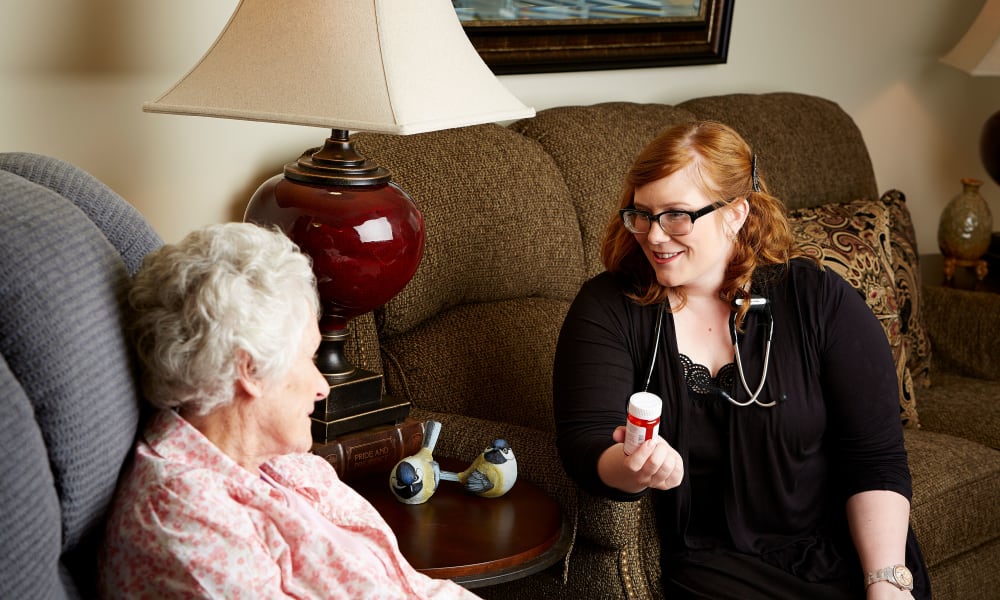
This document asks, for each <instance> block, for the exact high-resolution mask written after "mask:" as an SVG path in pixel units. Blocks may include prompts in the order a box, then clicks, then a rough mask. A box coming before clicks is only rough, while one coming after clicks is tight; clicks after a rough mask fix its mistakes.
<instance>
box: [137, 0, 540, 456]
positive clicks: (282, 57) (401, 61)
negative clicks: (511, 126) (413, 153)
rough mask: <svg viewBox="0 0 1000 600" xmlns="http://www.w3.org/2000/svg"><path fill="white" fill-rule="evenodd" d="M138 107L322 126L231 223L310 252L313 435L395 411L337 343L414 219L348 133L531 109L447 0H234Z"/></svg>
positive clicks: (434, 126) (410, 248)
mask: <svg viewBox="0 0 1000 600" xmlns="http://www.w3.org/2000/svg"><path fill="white" fill-rule="evenodd" d="M143 110H145V111H148V112H160V113H171V114H181V115H198V116H208V117H223V118H231V119H244V120H251V121H268V122H274V123H287V124H296V125H313V126H320V127H324V128H328V129H330V130H331V132H332V133H331V135H330V136H329V137H328V138H327V139H326V141H325V143H324V144H323V145H322V146H320V147H317V148H311V149H309V150H306V151H305V152H304V153H303V154H302V155H301V156H300V157H299V158H298V159H297V160H296V161H294V162H291V163H289V164H287V165H285V168H284V173H283V174H279V175H276V176H274V177H272V178H271V179H269V180H268V181H266V182H265V183H264V184H263V185H261V187H260V188H259V189H258V190H257V192H256V193H255V194H254V195H253V197H252V198H251V200H250V203H249V205H248V207H247V211H246V215H245V220H247V221H253V222H257V223H261V224H276V225H278V226H280V227H281V228H282V230H283V231H285V232H286V233H287V234H288V235H289V237H291V238H292V239H293V240H294V241H295V242H296V243H297V244H298V245H299V246H300V247H301V248H302V249H303V251H304V252H306V253H307V254H309V255H310V256H311V257H312V261H313V270H314V272H315V274H316V278H317V284H318V288H319V295H320V301H321V304H322V306H323V316H322V318H321V320H320V331H321V333H322V335H323V342H322V344H321V346H320V351H319V353H318V355H317V359H316V360H317V366H319V368H320V370H321V372H323V373H324V375H325V376H326V378H327V380H328V381H329V383H330V385H331V392H330V396H329V397H328V398H327V399H325V400H323V401H321V402H320V403H317V410H316V411H315V412H314V413H313V437H314V440H315V441H317V442H325V441H328V439H329V438H331V437H334V436H336V435H338V434H340V433H343V432H345V431H350V430H352V429H360V428H363V427H367V426H370V425H373V424H376V423H374V422H373V419H379V418H380V413H381V412H383V411H388V412H390V413H394V414H396V415H397V417H398V412H395V411H397V410H398V406H399V405H398V404H392V403H387V400H386V399H383V398H382V380H381V376H379V375H376V374H375V373H372V372H369V371H365V370H363V369H360V368H357V367H355V366H354V365H352V364H351V362H350V361H349V360H348V359H347V357H346V356H345V354H344V343H345V341H346V340H347V339H348V337H349V322H350V320H351V319H353V318H354V317H357V316H359V315H362V314H364V313H367V312H369V311H371V310H373V309H375V308H378V307H379V306H382V305H383V304H385V303H386V302H388V301H389V300H390V299H391V298H393V297H394V296H395V295H396V294H398V293H399V292H400V291H401V290H402V289H403V287H405V286H406V284H407V283H408V282H409V280H410V279H411V278H412V276H413V274H414V272H415V271H416V269H417V265H418V264H419V262H420V258H421V256H422V253H423V247H424V224H423V217H422V216H421V214H420V211H419V210H418V209H417V207H416V205H415V204H414V202H413V201H412V200H411V199H410V197H409V196H408V195H407V194H406V193H405V192H404V191H403V190H402V189H400V188H399V186H397V185H396V184H394V183H393V182H392V181H391V176H390V174H389V172H388V171H387V170H385V169H384V168H382V167H379V166H378V165H375V164H372V162H371V161H369V160H368V159H366V158H365V157H364V156H362V155H361V154H360V153H359V152H358V151H357V150H356V149H355V147H354V145H353V143H352V141H351V139H350V137H349V131H351V130H356V131H368V132H379V133H390V134H402V135H406V134H414V133H421V132H427V131H434V130H440V129H448V128H452V127H462V126H467V125H474V124H478V123H488V122H495V121H505V120H513V119H518V118H523V117H530V116H533V115H534V110H533V109H531V108H528V107H526V106H524V105H523V104H522V103H521V102H520V101H519V100H517V98H515V97H514V96H513V95H512V94H510V92H508V91H507V89H506V88H505V87H504V86H503V85H502V84H501V83H500V82H499V80H497V78H496V77H495V76H494V75H493V73H492V72H491V71H490V70H489V68H488V67H487V66H486V65H485V63H483V61H482V59H480V57H479V55H478V54H477V52H476V50H475V48H473V46H472V44H471V43H470V42H469V39H468V37H467V36H466V34H465V32H464V30H463V29H462V25H461V23H460V22H459V20H458V16H457V14H456V12H455V9H454V7H453V6H452V3H451V2H449V1H448V0H419V1H417V0H242V1H241V2H240V3H239V5H238V6H237V7H236V10H235V11H234V13H233V15H232V17H231V18H230V20H229V22H228V24H227V25H226V27H225V28H224V29H223V31H222V33H221V34H220V35H219V37H218V39H217V40H216V41H215V43H214V44H213V45H212V47H211V48H210V49H209V50H208V51H207V53H206V54H205V55H204V56H203V57H202V58H201V60H200V61H199V62H198V64H197V65H195V67H194V68H193V69H192V70H191V71H190V72H189V73H188V74H187V75H185V76H184V77H183V78H182V79H181V80H180V81H179V82H178V83H176V84H175V85H174V86H173V87H172V88H170V89H169V90H168V91H167V92H165V93H164V94H163V95H162V96H161V97H160V98H158V99H157V100H155V101H153V102H148V103H146V104H145V105H144V106H143ZM406 410H408V405H406ZM396 420H398V418H397V419H396Z"/></svg>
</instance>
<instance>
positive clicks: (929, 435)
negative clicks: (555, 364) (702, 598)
mask: <svg viewBox="0 0 1000 600" xmlns="http://www.w3.org/2000/svg"><path fill="white" fill-rule="evenodd" d="M694 118H710V119H716V120H720V121H723V122H725V123H728V124H729V125H731V126H733V127H735V128H736V129H737V130H739V131H740V132H741V133H742V134H743V135H744V136H745V137H746V139H747V140H748V142H749V143H750V144H751V146H752V147H753V148H754V150H755V151H756V152H757V154H758V156H759V157H760V161H761V162H760V164H761V168H762V171H763V174H764V176H765V177H766V181H767V182H768V185H769V186H770V189H771V191H772V192H773V193H775V194H776V195H777V196H779V197H780V198H782V199H783V200H784V201H785V202H786V204H787V205H788V206H789V208H794V209H798V210H797V211H795V212H794V215H795V218H796V223H797V225H796V227H797V229H796V232H797V234H800V235H802V236H804V237H806V238H808V237H809V236H813V237H816V236H818V237H819V238H823V236H824V235H825V233H824V232H827V233H828V232H829V230H831V229H837V228H839V229H841V230H843V231H848V232H849V233H850V232H851V231H854V233H855V234H856V235H855V237H856V238H857V239H858V240H861V241H862V242H863V243H864V244H866V246H865V248H867V250H865V252H868V251H871V252H872V256H873V257H875V258H872V259H871V260H865V261H861V262H864V263H866V264H868V268H869V269H871V268H874V269H875V271H876V272H874V273H872V272H862V273H859V272H857V269H859V268H862V269H863V268H864V266H863V265H862V267H859V266H858V265H856V264H854V265H852V264H849V263H850V260H851V257H850V256H848V257H847V259H846V260H844V258H843V257H841V259H839V260H838V259H837V258H836V256H837V255H838V253H840V254H843V252H844V250H843V248H838V247H837V245H836V244H835V243H834V244H832V245H831V243H830V240H829V239H826V240H825V241H824V240H822V239H819V240H817V239H809V240H805V239H804V240H803V241H808V242H809V243H810V244H811V245H812V246H813V247H814V249H817V251H818V252H819V253H820V254H821V255H822V256H824V259H825V260H826V259H832V261H833V262H832V263H830V264H834V265H835V266H837V265H839V267H840V268H841V269H843V270H844V272H845V273H847V275H849V276H854V277H853V279H851V277H849V279H851V280H852V281H856V282H857V285H858V286H859V287H864V288H865V289H862V290H860V291H863V292H864V293H865V294H866V296H868V297H871V298H877V299H878V301H879V302H880V304H872V307H873V310H875V311H876V312H879V311H882V312H883V313H884V314H880V315H879V317H880V319H883V320H884V321H883V322H884V325H885V326H886V332H887V335H888V336H889V339H890V341H891V342H892V343H893V347H894V351H895V352H896V357H897V362H898V365H897V366H898V373H899V375H900V380H901V412H902V417H903V418H904V420H905V422H906V427H907V428H906V431H905V433H906V444H907V449H908V451H909V457H910V466H911V470H912V473H913V482H914V493H913V504H912V522H913V525H914V527H915V530H916V532H917V535H918V537H919V538H920V540H921V542H922V545H923V550H924V553H925V555H926V559H927V562H928V565H929V568H930V574H931V579H932V585H933V587H934V591H935V597H937V598H943V599H948V598H961V599H968V598H987V597H990V595H991V594H995V593H996V592H995V590H996V586H995V583H994V582H993V575H994V571H995V569H996V567H997V566H998V565H1000V508H998V506H1000V504H998V503H997V498H998V497H1000V451H998V448H1000V407H998V406H1000V405H998V400H1000V382H998V381H997V379H998V376H1000V340H998V336H997V330H998V328H1000V296H997V295H991V294H985V293H973V292H962V291H958V290H954V289H945V288H942V287H940V286H937V285H926V286H923V287H922V286H921V282H920V277H919V268H918V265H917V257H918V254H917V250H916V244H915V240H914V237H913V228H912V225H911V223H910V221H909V212H908V210H907V208H906V202H905V197H904V196H903V195H902V194H901V193H898V192H893V193H888V194H881V193H880V190H879V189H878V187H877V185H876V182H875V177H874V172H873V169H872V164H871V161H870V158H869V155H868V152H867V150H866V147H865V143H864V140H863V138H862V135H861V132H860V131H859V130H858V128H857V126H856V125H855V123H854V122H853V120H852V119H851V118H850V117H849V116H848V115H847V114H846V113H845V112H844V111H843V110H841V109H840V108H839V107H838V106H837V105H836V104H835V103H833V102H830V101H828V100H824V99H821V98H817V97H812V96H804V95H799V94H789V93H775V94H763V95H746V94H733V95H726V96H718V97H709V98H699V99H695V100H691V101H688V102H684V103H682V104H679V105H676V106H668V105H659V104H630V103H609V104H601V105H595V106H579V107H562V108H555V109H549V110H544V111H541V112H540V113H539V114H538V115H537V116H536V117H535V118H533V119H528V120H524V121H520V122H517V123H513V124H511V125H509V126H506V127H504V126H500V125H488V126H477V127H471V128H465V129H459V130H451V131H443V132H436V133H429V134H423V135H418V136H412V137H395V136H378V135H360V136H358V142H359V146H360V148H361V149H362V151H364V152H365V153H366V154H367V155H368V156H370V157H371V158H374V159H376V160H377V162H379V163H380V164H383V165H385V166H386V167H388V168H389V169H390V170H391V171H392V173H393V174H394V177H395V179H396V181H398V182H399V183H400V184H401V185H402V186H403V187H404V189H406V190H407V191H409V193H410V194H411V195H412V196H413V198H414V200H415V201H416V203H417V204H418V205H419V206H420V208H421V210H422V211H423V215H424V218H425V221H426V226H427V245H426V251H425V254H424V258H423V262H422V263H421V265H420V267H419V269H418V270H417V273H416V276H415V277H414V279H413V280H412V282H411V283H410V284H409V286H408V287H407V288H406V289H405V290H404V291H403V292H402V293H401V294H400V295H399V296H398V297H396V298H395V299H394V300H393V301H392V302H390V303H389V304H388V305H387V306H386V307H384V308H383V309H382V310H380V311H378V312H377V313H376V314H375V315H373V316H368V317H366V318H363V319H359V320H358V321H357V322H356V324H355V330H354V338H353V341H352V344H351V345H350V352H352V353H353V354H354V357H355V360H356V361H357V362H358V363H360V364H362V365H364V366H367V367H368V368H371V369H374V370H377V371H381V372H384V374H385V376H386V388H387V391H388V393H390V394H393V395H396V396H399V397H403V398H406V399H409V400H410V401H411V402H412V403H413V406H414V414H415V415H419V416H422V417H434V418H436V419H438V420H440V421H441V422H442V423H443V424H444V428H443V430H442V434H441V438H440V441H439V444H438V450H437V452H438V453H444V454H446V455H450V456H455V457H464V456H473V455H475V453H476V452H478V451H479V449H480V448H481V447H482V446H483V444H484V443H486V442H487V441H489V440H490V439H492V438H493V437H495V436H502V437H505V438H506V439H508V440H509V441H510V442H511V444H512V446H513V447H514V449H515V452H516V454H517V456H518V461H519V465H520V473H521V476H522V477H524V478H527V479H529V480H531V481H533V482H534V483H536V484H538V485H539V486H541V487H542V488H544V489H545V490H547V491H548V492H549V493H550V494H552V495H553V496H555V497H556V498H557V499H558V500H559V501H560V503H561V504H562V506H563V507H564V509H565V511H566V514H567V516H568V519H569V523H570V524H571V526H572V527H573V531H574V535H575V537H574V544H573V547H572V550H571V553H570V555H569V556H568V558H567V560H566V561H564V562H563V563H560V564H558V565H556V566H554V567H552V568H550V569H547V570H546V571H543V572H541V573H539V574H536V575H534V576H532V577H529V578H527V579H523V580H520V581H516V582H511V583H507V584H503V585H501V586H498V587H496V588H487V589H482V590H479V591H480V592H481V593H482V594H483V595H484V596H488V597H492V596H495V597H501V596H502V595H504V594H508V593H512V592H516V595H515V596H513V597H518V598H521V597H545V598H550V597H575V598H618V597H629V598H647V597H659V596H660V595H661V592H660V590H659V575H658V566H657V560H658V545H657V543H656V539H655V534H654V527H653V525H652V523H653V516H652V514H651V512H650V510H649V503H648V501H647V500H642V501H639V502H635V503H615V502H609V501H605V500H601V499H597V498H593V497H590V496H588V495H586V494H585V493H583V492H580V491H578V489H577V488H576V486H575V485H574V484H573V483H572V482H571V481H570V480H569V479H568V478H567V477H566V475H565V473H564V472H563V470H562V467H561V465H560V463H559V459H558V457H557V455H556V451H555V445H554V422H553V416H552V407H551V381H550V379H551V371H552V358H553V351H554V347H555V340H556V336H557V332H558V330H559V327H560V325H561V323H562V319H563V316H564V314H565V312H566V310H567V308H568V306H569V303H570V301H571V300H572V299H573V297H574V295H575V293H576V291H577V289H578V288H579V286H580V285H581V283H583V281H584V280H585V279H586V278H588V277H590V276H593V275H595V274H597V273H599V272H600V271H601V270H602V265H601V263H600V257H599V247H600V239H601V236H602V233H603V230H604V227H605V224H606V223H607V220H608V219H609V218H610V217H611V216H612V215H613V214H614V209H615V208H616V202H617V196H618V191H619V186H620V184H621V178H622V175H623V173H624V172H625V170H626V168H627V166H628V164H629V162H630V160H631V159H632V157H633V156H634V155H635V154H636V153H637V151H638V150H639V149H640V148H641V147H642V146H643V145H644V144H645V143H646V142H647V141H648V140H650V139H651V138H652V137H653V136H654V135H655V134H656V133H657V132H658V131H660V130H662V129H663V128H665V127H667V126H669V125H671V124H674V123H677V122H680V121H685V120H690V119H694ZM900 143H905V140H900ZM914 197H915V198H916V195H915V194H914ZM858 201H861V202H860V203H859V202H858ZM834 204H839V205H841V207H840V208H837V207H836V206H835V205H834ZM817 207H819V208H817ZM831 209H832V211H831ZM817 211H818V212H817ZM824 211H825V212H824ZM824 228H825V229H824ZM859 247H860V246H859ZM921 250H923V251H925V252H932V251H934V250H936V249H933V248H922V249H921ZM859 252H860V250H859ZM848 254H850V252H848ZM872 265H875V266H874V267H872ZM928 283H937V282H928ZM869 288H870V289H869ZM928 386H929V387H928ZM992 597H995V596H992Z"/></svg>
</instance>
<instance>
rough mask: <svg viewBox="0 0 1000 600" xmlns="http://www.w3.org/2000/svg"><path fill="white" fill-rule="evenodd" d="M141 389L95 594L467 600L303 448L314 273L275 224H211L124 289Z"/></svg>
mask: <svg viewBox="0 0 1000 600" xmlns="http://www.w3.org/2000/svg"><path fill="white" fill-rule="evenodd" d="M129 303H130V306H131V309H132V312H133V318H132V323H131V329H132V334H133V338H134V341H135V345H136V349H137V353H138V356H139V358H140V360H141V363H142V367H143V385H144V390H145V393H146V396H147V398H148V400H149V402H150V403H152V404H153V405H154V406H155V407H156V408H157V409H159V410H158V412H157V413H156V414H155V415H153V416H152V418H151V419H150V420H149V422H148V425H147V426H146V428H145V431H144V433H143V434H142V436H141V437H140V439H139V440H138V443H137V445H136V448H135V454H134V458H133V461H132V464H131V465H130V466H129V468H128V470H127V472H126V473H125V474H124V476H123V480H122V482H121V485H120V488H119V491H118V495H117V497H116V501H115V506H114V509H113V512H112V515H111V518H110V520H109V522H108V527H107V533H106V541H105V544H104V550H103V556H102V557H101V558H102V560H101V573H100V575H101V587H102V591H103V594H104V595H105V596H106V597H123V598H130V597H156V598H164V597H185V598H190V597H216V598H285V597H295V598H475V596H474V595H473V594H471V593H470V592H467V591H465V590H464V589H463V588H461V587H460V586H458V585H456V584H455V583H453V582H451V581H447V580H435V579H431V578H429V577H427V576H425V575H422V574H420V573H418V572H417V571H416V570H414V569H413V567H412V566H410V565H409V564H408V563H407V561H406V559H405V558H403V556H402V555H401V554H400V552H399V548H398V547H397V544H396V540H395V537H394V536H393V533H392V531H391V530H390V529H389V527H388V526H387V525H386V523H385V522H384V521H383V520H382V518H381V517H380V516H379V515H378V513H377V512H376V511H375V509H374V508H372V506H371V505H369V504H368V503H367V502H366V501H365V500H364V499H363V498H361V497H360V496H359V495H358V494H357V493H355V492H354V491H353V490H352V489H351V488H350V487H348V486H347V485H345V484H344V483H343V482H341V481H340V480H339V479H338V477H337V475H336V472H335V471H334V470H333V468H332V467H331V466H330V465H329V464H328V463H327V462H326V461H325V460H323V459H322V458H319V457H317V456H315V455H311V454H308V453H307V452H308V450H309V448H310V446H311V443H312V436H311V431H310V417H309V415H310V413H311V412H312V410H313V407H314V403H315V402H316V401H317V400H319V399H321V398H323V397H325V396H326V394H327V392H328V390H329V386H328V385H327V383H326V380H325V379H324V378H323V376H322V375H321V374H320V373H319V371H318V370H317V369H316V366H315V364H314V363H313V356H314V354H315V352H316V349H317V347H318V345H319V342H320V333H319V328H318V326H317V314H318V310H319V305H318V299H317V295H316V288H315V281H314V278H313V273H312V270H311V268H310V265H309V261H308V259H307V257H306V256H305V255H303V254H302V253H300V252H299V251H298V249H297V248H296V247H295V245H294V244H293V243H292V242H291V241H290V240H289V239H288V238H287V237H285V236H284V235H282V234H281V233H278V232H271V231H267V230H265V229H262V228H260V227H258V226H256V225H251V224H242V223H231V224H227V225H218V226H211V227H207V228H205V229H203V230H200V231H196V232H194V233H192V234H190V235H188V236H187V237H186V238H185V239H184V240H183V241H182V242H180V243H179V244H177V245H168V246H164V247H163V248H162V249H160V250H158V251H156V252H154V253H152V254H150V255H149V256H148V257H147V258H146V260H145V262H144V264H143V268H142V269H141V270H140V272H139V273H138V274H137V276H136V278H135V282H134V285H133V287H132V290H131V292H130V294H129Z"/></svg>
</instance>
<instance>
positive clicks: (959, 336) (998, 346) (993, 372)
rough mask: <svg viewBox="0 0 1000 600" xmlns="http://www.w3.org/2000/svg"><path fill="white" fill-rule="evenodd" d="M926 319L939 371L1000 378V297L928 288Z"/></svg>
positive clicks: (933, 287)
mask: <svg viewBox="0 0 1000 600" xmlns="http://www.w3.org/2000/svg"><path fill="white" fill-rule="evenodd" d="M921 291H922V293H923V308H922V311H923V316H924V322H925V324H926V327H927V333H928V335H929V336H930V340H931V349H932V360H933V361H934V363H935V368H936V369H940V370H945V371H949V372H954V373H958V374H961V375H966V376H969V377H976V378H980V379H998V378H1000V334H998V331H997V329H998V326H1000V294H991V293H983V292H971V291H966V290H958V289H954V288H947V287H942V286H924V287H923V289H922V290H921Z"/></svg>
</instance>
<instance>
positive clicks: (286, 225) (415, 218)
mask: <svg viewBox="0 0 1000 600" xmlns="http://www.w3.org/2000/svg"><path fill="white" fill-rule="evenodd" d="M244 220H246V221H250V222H254V223H258V224H262V225H277V226H278V227H280V228H281V229H282V230H283V231H284V232H285V233H286V234H287V235H288V236H289V237H290V238H291V239H292V241H294V242H295V243H296V244H298V246H299V247H300V248H301V249H302V251H303V252H305V253H306V254H308V255H309V256H310V257H311V258H312V262H313V272H314V273H315V274H316V284H317V288H318V290H319V297H320V303H321V304H322V308H323V316H322V318H321V319H320V332H321V333H322V334H323V343H322V344H321V346H320V352H319V354H318V356H317V360H316V364H317V366H318V367H319V368H320V371H321V372H322V373H323V374H324V375H325V376H326V378H327V380H328V381H329V382H330V384H331V386H334V387H335V390H336V392H337V393H336V394H333V393H331V397H330V398H329V399H328V400H329V401H324V402H323V403H317V408H319V407H320V404H322V405H323V406H324V407H325V408H324V409H323V410H322V411H318V412H323V413H324V414H323V415H317V414H315V413H314V415H313V416H314V418H316V417H317V416H320V417H333V416H337V417H341V416H343V415H344V414H349V413H352V412H363V411H365V410H368V409H370V408H371V407H373V406H378V405H379V404H380V403H381V388H382V386H381V376H379V375H377V374H375V373H372V372H370V371H365V370H362V369H357V368H355V367H354V366H353V365H352V364H351V363H350V361H349V360H348V359H347V357H346V356H345V355H344V352H343V350H344V340H345V339H346V338H347V337H348V334H347V328H348V324H349V322H350V320H351V319H353V318H354V317H357V316H359V315H362V314H365V313H367V312H369V311H372V310H374V309H376V308H378V307H379V306H382V305H383V304H385V303H386V302H388V301H389V300H391V299H392V298H393V297H394V296H395V295H396V294H398V293H399V292H400V291H401V290H402V289H403V288H404V287H405V286H406V284H407V283H409V281H410V279H411V278H412V277H413V274H414V273H415V272H416V270H417V265H419V264H420V259H421V257H422V256H423V251H424V220H423V216H422V215H421V214H420V211H419V210H418V209H417V207H416V205H415V204H414V203H413V200H411V199H410V197H409V196H408V195H407V194H406V192H404V191H403V190H402V189H400V188H399V187H398V186H397V185H396V184H394V183H392V182H391V181H390V180H389V173H388V172H387V171H386V170H385V169H382V168H380V167H377V166H374V165H372V164H371V163H369V162H368V161H367V160H366V159H365V158H364V157H363V156H360V155H359V154H357V153H356V152H355V150H354V147H353V145H352V144H351V143H350V141H349V140H348V137H347V132H346V131H341V130H334V132H333V135H332V136H331V137H330V139H328V140H327V141H326V145H324V146H323V148H321V149H313V150H310V151H307V152H306V153H304V154H303V155H302V156H301V157H300V158H299V160H298V161H297V162H296V163H292V164H289V165H287V166H286V167H285V173H284V175H276V176H275V177H272V178H271V179H269V180H267V181H266V182H264V184H263V185H261V186H260V188H258V190H257V192H256V193H254V195H253V197H252V198H251V199H250V204H249V206H248V207H247V210H246V215H245V217H244ZM373 377H374V378H376V383H374V384H373V383H372V381H373ZM334 400H335V401H334Z"/></svg>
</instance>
